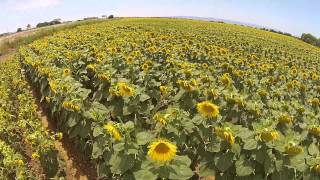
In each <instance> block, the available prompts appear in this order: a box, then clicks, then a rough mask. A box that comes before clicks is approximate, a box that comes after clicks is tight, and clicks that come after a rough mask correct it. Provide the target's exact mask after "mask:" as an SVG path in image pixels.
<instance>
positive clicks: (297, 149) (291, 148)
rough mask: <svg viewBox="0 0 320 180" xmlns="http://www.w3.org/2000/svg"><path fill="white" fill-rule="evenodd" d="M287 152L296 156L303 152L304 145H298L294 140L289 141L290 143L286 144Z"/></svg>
mask: <svg viewBox="0 0 320 180" xmlns="http://www.w3.org/2000/svg"><path fill="white" fill-rule="evenodd" d="M285 152H286V153H287V154H288V155H290V156H295V155H298V154H300V153H303V147H301V146H299V145H296V144H295V143H293V142H289V143H288V145H286V146H285Z"/></svg>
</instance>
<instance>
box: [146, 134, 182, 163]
mask: <svg viewBox="0 0 320 180" xmlns="http://www.w3.org/2000/svg"><path fill="white" fill-rule="evenodd" d="M148 149H149V150H148V156H149V157H150V159H152V160H154V161H157V162H160V163H165V162H168V161H170V160H171V159H172V158H174V156H176V153H177V146H176V145H175V144H172V143H171V142H170V141H168V140H166V139H157V140H155V141H153V142H152V143H151V144H150V145H149V146H148Z"/></svg>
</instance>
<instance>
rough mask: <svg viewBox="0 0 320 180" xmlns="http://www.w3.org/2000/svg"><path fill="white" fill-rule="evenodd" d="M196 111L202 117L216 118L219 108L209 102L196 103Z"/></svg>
mask: <svg viewBox="0 0 320 180" xmlns="http://www.w3.org/2000/svg"><path fill="white" fill-rule="evenodd" d="M197 110H198V112H199V113H200V114H201V115H202V116H204V117H217V116H218V115H219V107H218V106H217V105H215V104H213V103H211V102H209V101H203V102H201V103H198V104H197Z"/></svg>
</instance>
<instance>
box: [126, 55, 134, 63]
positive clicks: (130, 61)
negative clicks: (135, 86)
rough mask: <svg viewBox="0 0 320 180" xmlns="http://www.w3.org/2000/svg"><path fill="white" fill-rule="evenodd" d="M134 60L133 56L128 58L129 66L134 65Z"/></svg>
mask: <svg viewBox="0 0 320 180" xmlns="http://www.w3.org/2000/svg"><path fill="white" fill-rule="evenodd" d="M133 60H134V59H133V57H132V56H129V57H127V58H126V61H127V63H128V64H132V63H133Z"/></svg>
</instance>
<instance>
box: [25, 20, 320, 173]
mask: <svg viewBox="0 0 320 180" xmlns="http://www.w3.org/2000/svg"><path fill="white" fill-rule="evenodd" d="M319 53H320V51H319V49H316V48H314V47H312V46H309V45H307V44H304V43H302V42H300V41H298V40H296V39H293V38H289V37H285V36H281V35H277V34H273V33H269V32H264V31H260V30H256V29H253V28H247V27H240V26H234V25H227V24H219V23H209V22H199V21H190V20H176V19H174V20H173V19H155V18H152V19H120V20H116V21H108V22H103V23H99V24H96V25H94V26H79V27H77V28H74V29H72V30H68V31H63V32H59V33H57V34H55V35H54V36H51V37H46V38H44V39H41V40H38V41H36V42H34V43H32V44H30V45H28V46H26V47H24V48H21V49H20V61H21V63H22V66H23V68H24V69H25V70H26V72H27V74H28V76H29V77H30V79H31V81H32V82H33V83H34V84H35V85H36V86H37V87H38V89H39V90H40V92H41V94H42V100H43V102H44V103H45V105H46V107H47V108H48V110H49V111H50V112H51V116H52V118H53V119H56V120H57V124H58V126H59V127H60V128H61V130H63V131H64V132H65V133H66V134H67V135H68V136H69V138H71V139H72V140H74V142H75V143H76V144H77V145H78V147H79V149H80V150H82V151H83V152H84V153H85V154H87V155H88V157H90V158H91V159H92V160H93V161H94V162H95V163H96V165H97V172H98V176H99V177H112V178H127V179H134V178H136V179H157V178H165V179H188V178H191V177H197V176H215V177H216V178H217V179H220V178H221V179H223V178H230V179H237V178H239V179H241V178H249V179H253V178H256V179H263V178H272V179H279V178H284V177H285V178H287V179H294V178H301V177H303V178H304V179H316V178H317V176H318V173H319V172H320V168H319V167H320V153H319V141H318V138H319V136H320V121H319V120H320V119H319V118H320V117H319V116H320V115H319V110H320V102H319V98H320V81H319V67H320V66H318V65H319V61H320V56H319Z"/></svg>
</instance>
